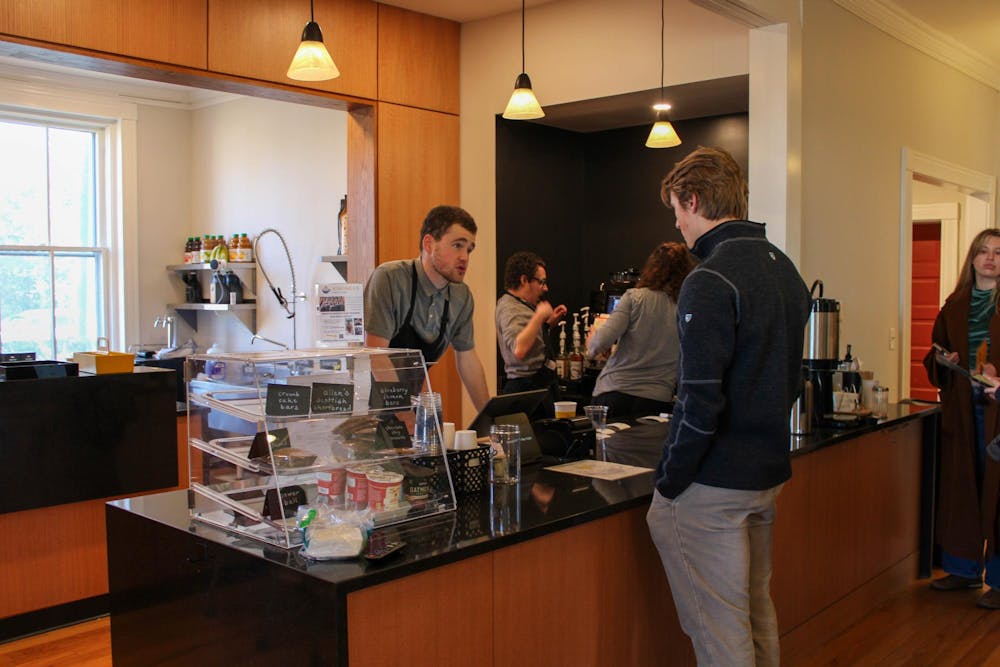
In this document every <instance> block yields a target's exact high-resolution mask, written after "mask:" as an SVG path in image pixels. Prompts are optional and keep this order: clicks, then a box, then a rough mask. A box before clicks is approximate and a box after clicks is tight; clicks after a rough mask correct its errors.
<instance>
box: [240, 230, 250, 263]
mask: <svg viewBox="0 0 1000 667" xmlns="http://www.w3.org/2000/svg"><path fill="white" fill-rule="evenodd" d="M240 261H241V262H252V261H253V243H251V242H250V239H249V238H247V235H246V234H240Z"/></svg>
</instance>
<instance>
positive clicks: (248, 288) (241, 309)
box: [167, 262, 257, 333]
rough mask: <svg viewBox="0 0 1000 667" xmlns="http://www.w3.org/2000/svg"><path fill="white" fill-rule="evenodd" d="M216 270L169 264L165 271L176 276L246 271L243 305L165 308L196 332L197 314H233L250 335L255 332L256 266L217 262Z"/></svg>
mask: <svg viewBox="0 0 1000 667" xmlns="http://www.w3.org/2000/svg"><path fill="white" fill-rule="evenodd" d="M217 267H218V268H217V269H216V268H213V267H212V264H211V263H208V262H205V263H191V264H170V265H168V266H167V270H168V271H171V272H173V273H176V274H182V273H186V272H188V271H216V270H226V271H248V272H249V274H248V275H246V276H245V279H244V280H243V285H244V290H245V292H244V294H245V295H246V294H249V295H250V296H249V297H246V298H245V299H244V301H243V303H237V304H229V303H170V304H167V308H170V309H172V310H174V311H175V312H176V313H177V314H178V315H180V316H181V318H182V319H183V320H184V322H186V323H187V325H188V326H189V327H191V328H192V329H194V330H195V331H198V312H199V311H214V312H217V313H233V314H234V315H235V316H236V317H237V318H238V319H239V320H240V322H242V323H243V326H245V327H246V328H247V329H248V330H249V331H250V332H251V333H256V332H257V299H256V296H257V264H256V263H255V262H218V263H217Z"/></svg>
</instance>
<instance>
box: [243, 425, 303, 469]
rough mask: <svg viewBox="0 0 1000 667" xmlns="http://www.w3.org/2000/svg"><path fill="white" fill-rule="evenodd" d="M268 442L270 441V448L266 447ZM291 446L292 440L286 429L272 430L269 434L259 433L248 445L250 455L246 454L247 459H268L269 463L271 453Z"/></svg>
mask: <svg viewBox="0 0 1000 667" xmlns="http://www.w3.org/2000/svg"><path fill="white" fill-rule="evenodd" d="M268 440H270V441H271V445H270V447H269V446H268ZM291 446H292V439H291V438H290V437H289V435H288V429H287V428H272V429H271V431H270V432H269V433H268V432H265V431H259V432H258V433H257V435H255V436H254V437H253V444H251V445H250V453H249V454H247V458H250V459H268V460H269V461H270V458H271V452H276V451H278V450H279V449H285V448H286V447H291Z"/></svg>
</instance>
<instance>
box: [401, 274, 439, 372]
mask: <svg viewBox="0 0 1000 667" xmlns="http://www.w3.org/2000/svg"><path fill="white" fill-rule="evenodd" d="M410 269H411V270H412V272H413V273H412V280H411V282H410V309H409V310H408V311H406V318H405V319H404V320H403V326H401V327H400V328H399V331H397V332H396V335H395V336H393V337H392V340H390V341H389V347H394V348H409V349H412V350H420V352H421V353H423V355H424V363H428V364H432V363H434V362H435V361H437V360H438V359H440V358H441V355H442V354H444V351H445V348H447V347H448V339H447V337H446V336H445V333H446V332H447V330H448V303H449V300H448V299H445V301H444V312H443V313H442V315H441V331H439V332H438V336H437V338H436V339H435V340H434V341H432V342H427V341H425V340H424V339H423V338H421V337H420V334H418V333H417V330H416V329H414V328H413V325H412V324H411V323H410V322H411V320H412V319H413V305H414V304H415V303H416V302H417V282H418V280H417V261H416V260H414V262H413V264H411V265H410ZM449 294H451V288H450V287H449Z"/></svg>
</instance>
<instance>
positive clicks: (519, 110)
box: [503, 0, 545, 120]
mask: <svg viewBox="0 0 1000 667" xmlns="http://www.w3.org/2000/svg"><path fill="white" fill-rule="evenodd" d="M544 116H545V112H544V111H542V107H541V106H540V105H539V104H538V99H536V98H535V93H534V92H533V91H532V90H531V79H529V78H528V75H527V74H526V73H525V71H524V0H521V73H520V74H518V75H517V79H516V80H515V81H514V92H513V94H511V96H510V101H509V102H507V108H506V109H504V111H503V117H504V118H506V119H507V120H531V119H533V118H543V117H544Z"/></svg>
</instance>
